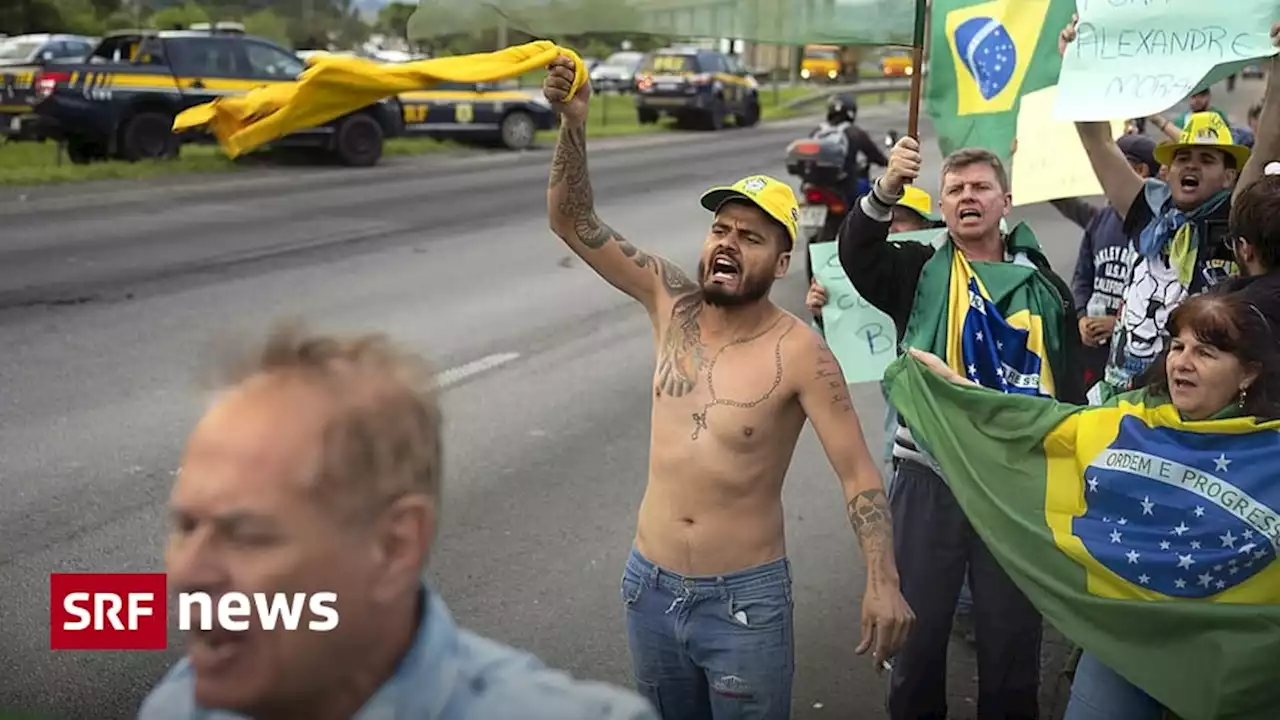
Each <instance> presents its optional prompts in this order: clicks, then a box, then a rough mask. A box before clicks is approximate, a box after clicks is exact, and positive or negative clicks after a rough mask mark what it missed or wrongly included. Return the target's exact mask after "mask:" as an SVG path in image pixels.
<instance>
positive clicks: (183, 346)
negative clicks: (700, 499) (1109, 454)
mask: <svg viewBox="0 0 1280 720" xmlns="http://www.w3.org/2000/svg"><path fill="white" fill-rule="evenodd" d="M864 115H865V125H866V126H867V127H868V129H869V130H871V131H872V132H873V134H875V135H876V136H882V135H883V133H884V131H886V130H888V129H889V127H890V125H891V124H892V125H893V126H894V127H896V128H897V129H898V130H900V131H905V111H904V110H903V109H902V108H901V106H898V107H886V108H879V109H871V108H869V109H867V110H866V111H864ZM806 129H807V128H806V126H805V123H803V122H801V123H792V124H791V125H789V126H783V127H779V126H776V125H774V126H764V127H761V128H757V129H752V130H743V131H729V132H724V133H721V134H719V135H717V136H714V137H709V136H706V135H697V134H695V135H692V136H678V137H674V138H672V139H671V140H670V141H668V142H665V143H663V144H658V145H654V144H643V143H639V142H638V141H635V140H610V141H601V142H599V143H593V145H592V147H593V154H592V162H591V167H592V170H593V178H594V182H595V187H596V194H597V197H598V199H599V202H600V203H601V205H600V213H601V215H602V216H603V217H604V218H606V220H607V221H608V222H609V223H610V224H611V225H613V226H614V227H615V228H618V229H619V230H620V231H621V232H623V233H624V234H625V235H627V236H628V237H629V238H631V239H632V240H633V241H634V242H635V243H636V244H637V245H640V246H642V247H644V248H645V249H646V250H649V251H651V252H655V253H659V254H663V255H665V256H667V257H669V258H672V259H674V260H676V261H677V262H679V263H681V264H682V265H684V266H685V267H687V268H691V267H692V266H693V264H694V263H695V261H696V258H697V255H698V251H699V247H700V244H701V241H702V238H703V237H704V235H705V232H706V228H707V223H708V219H709V217H708V215H707V213H706V212H705V211H704V210H702V209H701V208H700V207H699V205H698V203H697V197H698V194H699V193H700V192H701V191H702V190H703V189H705V188H706V187H707V186H710V185H712V184H716V183H721V182H726V181H732V180H735V179H737V178H738V177H740V176H742V175H745V174H747V173H753V172H762V171H763V172H770V173H773V174H776V175H778V176H780V177H784V176H785V170H784V168H783V167H782V166H781V155H782V150H783V148H784V146H785V144H786V142H787V141H789V140H790V139H792V138H793V137H794V136H797V135H799V134H800V133H802V132H804V131H805V130H806ZM925 145H926V149H927V155H926V159H927V161H928V168H927V169H926V173H925V177H924V178H923V179H922V181H923V185H924V187H927V188H931V189H932V188H935V187H936V184H937V176H936V170H937V166H938V156H937V153H936V150H935V146H934V143H933V142H932V141H931V139H930V137H929V136H928V135H926V143H925ZM549 161H550V152H549V151H548V150H547V149H541V150H535V151H530V152H528V153H526V154H524V155H522V156H520V157H516V158H513V157H512V156H510V155H508V154H498V155H494V156H486V157H481V158H479V159H475V158H472V159H456V158H425V159H398V160H396V161H394V162H391V163H388V164H387V165H385V166H383V167H380V168H375V169H371V170H367V171H350V170H298V169H289V170H280V171H265V170H264V171H261V172H253V173H246V174H242V175H232V176H219V177H212V178H186V179H182V180H174V181H167V182H166V183H164V184H159V183H153V184H151V185H148V186H146V187H145V188H138V186H135V185H127V186H113V185H110V184H107V185H98V186H93V187H87V188H86V187H79V188H51V189H39V190H30V191H22V190H17V191H13V190H7V191H5V193H4V194H0V348H2V350H0V588H2V590H0V709H24V710H28V711H32V712H37V713H44V714H49V715H52V716H55V717H64V718H80V717H93V718H115V717H131V716H132V712H133V711H134V710H135V709H136V706H137V703H138V702H139V700H140V699H141V697H142V696H143V695H144V694H145V692H146V690H147V688H148V687H149V686H150V685H151V684H152V683H153V682H154V681H155V680H156V679H157V678H158V676H159V675H160V674H161V673H162V672H163V671H164V669H165V667H166V666H167V664H168V663H169V662H171V661H172V660H173V658H174V654H173V653H132V654H125V653H96V654H91V653H52V652H50V651H49V650H48V620H47V618H48V610H47V608H48V574H49V573H50V572H53V571H148V570H157V569H159V568H160V567H161V566H160V547H161V542H162V539H163V535H164V516H163V504H164V501H165V498H166V495H167V492H168V490H169V487H170V484H171V482H172V475H173V472H174V468H175V467H176V463H177V460H178V457H179V453H180V450H181V445H182V442H183V440H184V439H185V436H186V433H187V432H188V431H189V429H190V427H191V425H192V423H193V422H194V420H195V419H196V417H197V416H198V414H199V411H200V408H201V402H202V394H201V390H200V387H199V386H198V384H197V382H196V380H197V371H198V370H199V369H200V368H201V365H202V363H203V362H204V359H205V358H207V357H208V356H209V348H210V347H211V345H210V341H211V340H214V339H216V338H218V337H221V336H228V335H237V334H248V335H250V336H253V335H256V334H259V333H261V332H262V331H263V330H265V328H266V327H267V325H268V324H269V323H270V322H271V321H272V320H273V319H275V318H280V317H286V316H301V317H305V318H307V319H309V320H310V321H311V322H312V324H313V325H315V326H316V327H319V328H324V329H335V330H381V331H386V332H389V333H391V334H392V335H393V336H395V337H396V338H398V339H400V340H402V341H404V342H406V343H409V344H410V345H411V346H413V347H414V348H416V349H419V350H421V351H423V352H424V353H426V354H427V355H428V356H429V357H431V358H432V360H433V361H434V362H435V363H436V365H437V367H439V368H441V369H446V372H447V374H448V378H447V382H448V383H449V389H448V391H447V393H446V394H445V397H444V403H445V412H446V418H447V432H446V435H447V437H446V448H447V461H446V468H447V479H446V491H445V497H446V499H445V502H446V510H445V514H444V528H443V534H442V537H441V539H440V541H439V545H438V548H437V550H436V551H435V554H434V560H433V567H432V570H431V575H432V576H433V580H434V582H435V583H436V585H437V586H438V587H439V588H440V589H441V590H442V592H443V594H444V596H445V598H446V599H447V601H448V602H449V603H450V605H451V606H452V608H453V610H454V613H455V614H456V616H457V617H458V618H459V620H460V621H461V622H463V623H464V624H466V625H467V626H469V627H471V628H473V629H475V630H477V631H479V632H481V633H483V634H486V635H490V636H492V637H494V638H497V639H500V640H502V641H505V642H508V643H511V644H513V645H517V646H520V647H523V648H526V649H529V650H531V651H533V652H535V653H536V654H538V655H540V656H541V657H542V658H543V659H544V660H545V661H547V662H548V663H549V664H551V665H553V666H558V667H560V668H563V669H566V670H568V671H570V672H573V673H574V674H576V675H578V676H580V677H590V678H599V679H604V680H609V681H614V682H618V683H621V684H629V666H628V661H627V653H626V646H625V642H624V637H623V633H622V628H621V618H622V611H621V607H620V604H619V601H618V590H617V587H618V578H619V576H620V574H621V569H622V564H623V561H624V558H625V554H626V552H627V550H628V547H629V544H630V540H631V537H632V534H633V530H634V522H635V513H636V509H637V506H638V503H639V500H640V496H641V493H642V491H643V483H644V477H645V462H646V452H647V448H646V444H647V440H648V437H649V434H648V420H649V414H648V407H649V403H648V389H647V388H648V378H649V377H650V375H651V372H652V361H653V360H652V358H653V353H652V348H651V335H650V331H649V329H648V325H647V321H646V319H645V317H644V315H643V313H642V312H641V311H640V310H639V308H638V307H637V306H635V305H634V304H633V302H632V301H631V300H629V299H628V298H626V297H625V296H623V295H621V294H620V293H618V292H617V291H615V290H613V289H612V288H611V287H609V286H607V285H606V284H605V283H604V282H603V281H602V280H599V279H598V278H597V277H596V276H595V275H594V274H593V273H592V272H591V271H590V270H589V269H587V268H586V267H585V266H584V265H583V264H582V263H581V262H579V261H577V260H576V259H573V258H571V257H570V253H569V251H568V250H567V249H566V248H564V247H563V246H562V245H561V244H560V242H559V241H558V240H557V239H556V238H555V237H554V236H553V235H552V234H551V233H550V232H549V231H548V229H547V225H546V220H545V217H544V202H545V200H544V197H545V196H544V192H545V183H546V174H547V169H548V165H549ZM1016 214H1017V216H1018V217H1021V218H1025V219H1028V220H1030V221H1031V222H1032V224H1033V226H1034V227H1035V229H1036V232H1037V234H1038V235H1039V237H1040V238H1041V240H1042V242H1043V244H1044V245H1045V246H1046V248H1047V250H1048V253H1049V256H1050V258H1051V260H1052V262H1053V263H1054V266H1055V267H1056V268H1058V269H1059V270H1060V272H1062V273H1063V274H1067V275H1069V273H1070V272H1071V268H1072V265H1073V262H1074V258H1075V254H1076V248H1077V242H1078V237H1079V234H1080V233H1079V231H1078V230H1077V229H1076V228H1074V226H1070V225H1068V224H1067V223H1066V222H1065V221H1064V220H1062V219H1061V217H1060V216H1059V215H1058V214H1057V213H1056V212H1055V211H1054V210H1052V209H1051V208H1050V207H1048V206H1046V205H1041V206H1035V207H1032V208H1028V209H1025V210H1023V211H1019V212H1017V213H1016ZM803 295H804V271H803V266H802V264H801V263H795V264H794V265H793V272H792V274H791V275H790V276H789V277H787V278H786V279H784V280H783V281H781V282H780V283H779V284H778V285H777V286H776V287H775V290H774V293H773V296H774V298H775V299H776V300H778V301H779V302H781V303H782V304H783V305H784V306H786V307H788V308H789V309H791V310H792V311H793V312H801V311H802V301H803ZM855 401H856V403H857V406H858V408H859V411H860V412H861V413H862V416H863V426H864V429H865V431H866V434H867V437H868V440H869V442H870V443H871V445H872V447H873V448H879V447H880V446H881V442H882V431H881V426H882V419H883V413H884V406H883V402H882V400H881V397H880V394H879V391H878V389H877V387H876V386H875V385H874V384H868V385H859V386H856V388H855ZM839 493H840V491H839V488H838V485H837V483H836V481H835V479H834V477H833V476H832V473H831V471H830V469H829V467H828V465H827V464H826V460H825V459H824V456H823V454H822V452H821V449H820V447H819V446H818V444H817V441H816V439H815V437H814V436H813V435H812V433H811V432H810V431H807V430H806V432H805V434H804V435H803V436H802V439H801V447H800V448H799V450H798V452H797V453H796V455H795V460H794V461H793V463H792V467H791V472H790V475H789V477H788V482H787V486H786V491H785V502H786V508H787V515H786V517H787V532H788V547H789V553H790V556H791V559H792V562H793V566H794V572H795V578H796V580H795V582H796V593H795V594H796V617H797V621H796V632H797V653H798V672H797V679H796V687H795V693H796V705H795V708H796V710H795V717H796V718H801V719H807V718H825V717H840V718H855V719H856V718H875V717H881V716H882V711H881V707H882V700H883V681H882V680H881V679H879V678H877V676H876V675H875V674H874V673H873V672H872V670H871V666H870V662H869V661H867V660H864V659H861V658H857V657H856V656H854V655H853V652H852V649H853V647H854V645H855V644H856V638H857V635H858V608H859V598H860V595H861V589H862V580H863V578H862V570H861V565H862V561H861V559H860V556H859V554H858V551H857V549H856V543H855V541H854V537H853V533H852V531H851V530H850V529H849V527H848V524H847V521H846V520H845V517H844V514H843V510H842V501H841V498H840V494H839ZM959 654H961V655H963V654H964V650H963V648H961V649H960V652H959ZM955 679H956V683H955V684H954V685H953V689H952V690H953V695H954V696H955V705H954V706H955V709H956V711H957V713H958V714H957V715H956V716H957V717H961V718H963V717H966V713H969V714H970V715H969V716H971V713H972V709H973V705H972V700H970V699H968V698H972V697H973V694H974V693H973V688H972V687H971V685H970V684H969V683H968V681H969V680H971V667H970V666H966V665H964V664H963V663H958V664H957V670H956V673H955Z"/></svg>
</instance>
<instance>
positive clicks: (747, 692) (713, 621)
mask: <svg viewBox="0 0 1280 720" xmlns="http://www.w3.org/2000/svg"><path fill="white" fill-rule="evenodd" d="M622 604H623V606H624V608H625V613H626V621H627V644H628V645H629V646H630V650H631V665H632V670H633V672H634V674H635V681H636V688H637V689H638V690H639V692H640V694H641V695H643V696H644V697H645V698H646V699H648V700H649V702H651V703H653V706H654V707H655V708H657V710H658V714H659V715H660V716H661V717H662V720H789V718H790V717H791V683H792V678H793V676H794V675H795V644H794V642H795V641H794V636H793V629H792V609H793V603H792V598H791V566H790V564H789V563H788V562H787V560H786V559H785V558H784V559H781V560H776V561H774V562H771V563H767V564H765V565H760V566H758V567H753V568H748V569H745V570H740V571H738V572H734V573H729V574H727V575H719V576H707V577H685V576H683V575H679V574H676V573H673V572H669V571H667V570H665V569H663V568H660V567H658V566H657V565H654V564H653V563H652V562H650V561H649V560H647V559H646V558H645V557H644V556H642V555H641V554H640V553H639V552H638V551H637V550H635V549H632V551H631V555H630V557H628V558H627V565H626V569H625V570H624V572H623V575H622Z"/></svg>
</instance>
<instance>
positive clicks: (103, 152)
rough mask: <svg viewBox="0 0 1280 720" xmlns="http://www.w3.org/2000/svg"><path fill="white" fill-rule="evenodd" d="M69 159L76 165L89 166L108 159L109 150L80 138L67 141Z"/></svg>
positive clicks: (99, 144)
mask: <svg viewBox="0 0 1280 720" xmlns="http://www.w3.org/2000/svg"><path fill="white" fill-rule="evenodd" d="M67 159H68V160H70V161H71V162H73V163H75V164H76V165H88V164H89V163H91V162H97V161H100V160H106V159H107V148H106V147H105V146H103V145H102V144H101V143H95V142H90V141H88V140H82V139H80V138H69V139H68V140H67Z"/></svg>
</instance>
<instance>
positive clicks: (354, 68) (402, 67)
mask: <svg viewBox="0 0 1280 720" xmlns="http://www.w3.org/2000/svg"><path fill="white" fill-rule="evenodd" d="M561 55H567V56H568V57H570V58H572V59H573V61H574V64H575V65H576V66H577V75H576V77H575V78H574V80H573V87H572V89H571V90H570V97H572V96H573V95H574V94H576V93H577V92H578V90H579V89H580V88H581V87H582V86H583V84H585V83H586V82H587V72H586V66H585V65H583V62H582V58H580V57H578V54H577V53H575V52H574V51H572V50H569V49H567V48H562V47H559V46H557V45H556V44H555V43H552V42H549V41H546V40H540V41H538V42H531V43H526V44H524V45H516V46H514V47H509V48H506V49H505V50H499V51H497V52H491V53H476V54H474V55H459V56H457V57H447V58H435V59H431V60H419V61H417V62H409V63H399V64H394V65H390V64H383V63H378V62H374V61H372V60H366V59H365V58H359V57H346V56H325V55H322V56H317V57H313V58H311V66H310V67H308V68H307V69H306V70H305V71H304V72H303V73H302V75H300V76H299V78H298V80H297V81H296V82H290V83H280V84H277V85H264V86H262V87H257V88H254V89H253V90H250V91H249V92H248V93H246V94H245V95H244V96H242V97H226V98H218V99H217V100H214V101H213V102H209V103H205V104H203V105H197V106H195V107H193V108H189V109H187V110H185V111H183V112H182V113H181V114H180V115H178V117H177V118H175V119H174V121H173V131H174V132H175V133H177V132H183V131H186V130H191V129H195V128H200V127H206V128H208V130H209V131H210V132H212V133H213V135H214V137H216V138H217V139H218V143H219V144H220V145H222V149H223V151H224V152H226V154H227V156H228V157H231V158H235V157H237V156H239V155H242V154H244V153H246V152H249V151H251V150H254V149H256V148H258V147H261V146H262V145H265V144H266V143H269V142H271V141H272V140H276V139H278V138H281V137H284V136H285V135H288V134H290V133H293V132H296V131H298V130H304V129H306V128H312V127H317V126H319V125H323V124H325V123H327V122H329V121H330V120H333V119H335V118H339V117H342V116H343V115H346V114H347V113H350V112H353V111H355V110H359V109H360V108H362V107H365V106H368V105H371V104H373V103H376V102H378V101H379V100H381V99H383V98H385V97H389V96H391V95H397V94H399V93H402V92H409V91H412V90H422V89H426V88H430V87H431V86H432V85H435V84H436V83H441V82H456V83H480V82H494V81H497V80H506V79H508V78H513V77H518V76H520V75H523V74H525V73H527V72H531V71H533V70H537V69H539V68H545V67H547V66H548V65H550V64H551V62H552V61H553V60H555V59H556V58H557V57H559V56H561Z"/></svg>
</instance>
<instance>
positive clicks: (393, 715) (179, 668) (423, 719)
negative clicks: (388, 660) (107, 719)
mask: <svg viewBox="0 0 1280 720" xmlns="http://www.w3.org/2000/svg"><path fill="white" fill-rule="evenodd" d="M424 592H425V593H426V596H427V602H425V603H423V606H424V607H425V611H424V613H423V618H422V621H421V623H420V624H419V626H418V635H417V638H416V639H415V640H414V644H413V646H412V647H411V648H410V649H409V652H408V654H406V655H405V657H404V659H403V660H401V662H400V666H399V668H397V670H396V674H395V675H394V676H392V678H391V679H390V680H388V681H387V682H386V684H384V685H383V686H382V687H381V688H379V689H378V691H377V692H376V693H375V694H374V695H373V697H372V698H370V699H369V701H368V702H367V703H365V705H364V707H363V708H361V709H360V711H359V712H358V713H356V715H355V716H354V717H353V719H352V720H393V719H394V720H399V719H404V720H409V719H410V718H412V720H504V719H507V718H509V719H510V720H659V718H658V715H657V713H655V712H654V711H653V708H652V707H651V706H650V705H649V704H648V702H647V701H645V700H644V699H642V698H641V697H640V696H638V695H636V694H634V693H632V692H630V691H627V690H623V689H621V688H617V687H614V686H612V685H607V684H604V683H599V682H588V681H577V680H574V679H573V678H571V677H570V676H569V675H567V674H565V673H563V672H560V671H557V670H551V669H549V668H547V667H546V666H545V665H543V664H542V662H540V661H539V660H538V659H537V658H535V657H534V656H532V655H530V654H528V653H525V652H522V651H520V650H516V649H514V648H510V647H507V646H505V645H502V644H500V643H497V642H494V641H492V640H489V639H486V638H483V637H480V636H479V635H475V634H474V633H471V632H468V631H467V630H464V629H462V628H460V627H458V626H457V625H456V624H454V622H453V618H452V616H450V614H449V609H448V607H446V606H445V604H444V600H442V599H441V598H440V597H439V596H438V595H436V594H435V593H434V592H431V590H430V589H428V588H424ZM138 720H243V716H241V715H238V714H235V713H231V712H226V711H221V710H209V709H206V708H202V707H198V706H197V705H196V703H195V678H194V674H193V672H192V670H191V664H190V662H189V661H188V660H187V659H186V658H183V659H182V660H181V661H179V662H178V664H176V665H174V666H173V668H172V669H170V670H169V672H168V673H167V674H166V675H165V677H164V679H162V680H161V681H160V684H159V685H157V686H156V687H155V689H154V690H152V691H151V694H150V695H148V696H147V699H146V700H145V701H143V703H142V709H141V710H139V712H138Z"/></svg>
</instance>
